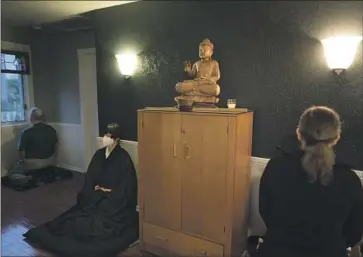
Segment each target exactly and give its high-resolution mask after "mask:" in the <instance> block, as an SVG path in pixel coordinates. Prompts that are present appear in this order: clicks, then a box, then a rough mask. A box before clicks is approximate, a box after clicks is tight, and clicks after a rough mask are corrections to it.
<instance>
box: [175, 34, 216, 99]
mask: <svg viewBox="0 0 363 257" xmlns="http://www.w3.org/2000/svg"><path fill="white" fill-rule="evenodd" d="M213 48H214V46H213V44H212V42H211V41H210V40H209V39H204V40H203V41H202V42H201V43H200V44H199V57H200V60H199V61H196V62H195V63H194V64H193V66H192V65H191V63H190V61H187V62H185V68H184V70H185V71H186V72H187V73H188V74H189V76H191V77H193V78H194V79H192V80H185V81H182V82H179V83H178V84H176V86H175V89H176V91H177V92H178V93H180V94H182V95H181V96H177V97H175V101H178V99H188V100H193V101H194V102H195V103H207V104H209V103H210V104H215V103H218V101H219V98H217V96H218V95H219V93H220V87H219V85H218V84H217V81H218V80H219V79H220V77H221V74H220V71H219V64H218V62H217V61H216V60H212V55H213Z"/></svg>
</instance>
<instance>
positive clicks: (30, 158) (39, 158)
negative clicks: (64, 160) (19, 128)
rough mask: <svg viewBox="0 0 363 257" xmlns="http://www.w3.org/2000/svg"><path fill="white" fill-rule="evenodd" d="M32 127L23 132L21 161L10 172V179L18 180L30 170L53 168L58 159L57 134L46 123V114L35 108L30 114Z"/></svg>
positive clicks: (19, 144)
mask: <svg viewBox="0 0 363 257" xmlns="http://www.w3.org/2000/svg"><path fill="white" fill-rule="evenodd" d="M29 116H30V122H31V124H32V126H31V127H30V128H27V129H25V130H24V131H23V133H22V134H21V136H20V139H19V142H18V151H19V155H20V161H19V162H18V163H17V164H16V165H15V166H14V167H13V168H12V169H11V170H10V171H9V174H8V177H9V178H10V179H11V180H17V179H20V178H23V177H24V173H25V172H27V171H30V170H38V169H42V168H46V167H49V166H53V165H54V164H55V159H56V149H57V143H58V138H57V132H56V130H55V129H54V128H53V127H52V126H50V125H48V124H46V123H45V121H44V112H43V111H42V110H41V109H39V108H37V107H33V108H32V109H30V112H29Z"/></svg>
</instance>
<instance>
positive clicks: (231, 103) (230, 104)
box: [227, 99, 236, 109]
mask: <svg viewBox="0 0 363 257" xmlns="http://www.w3.org/2000/svg"><path fill="white" fill-rule="evenodd" d="M227 107H228V108H229V109H233V108H236V99H228V100H227Z"/></svg>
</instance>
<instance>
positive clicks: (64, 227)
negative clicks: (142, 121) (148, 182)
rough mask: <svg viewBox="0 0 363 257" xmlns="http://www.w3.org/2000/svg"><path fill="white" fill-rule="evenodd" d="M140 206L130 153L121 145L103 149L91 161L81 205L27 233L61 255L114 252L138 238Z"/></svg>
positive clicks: (27, 237) (78, 203) (49, 249)
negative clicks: (138, 204) (138, 205)
mask: <svg viewBox="0 0 363 257" xmlns="http://www.w3.org/2000/svg"><path fill="white" fill-rule="evenodd" d="M95 186H99V187H102V188H105V189H111V190H112V191H111V192H103V191H101V190H95ZM55 200H56V199H55ZM136 205H137V178H136V172H135V168H134V165H133V163H132V160H131V158H130V156H129V154H128V153H127V152H126V151H125V150H124V149H122V148H121V147H116V148H115V149H114V150H113V151H112V152H111V154H110V155H109V157H108V158H106V156H105V148H103V149H100V150H98V151H97V152H96V153H95V155H94V156H93V158H92V160H91V163H90V165H89V167H88V170H87V174H86V178H85V182H84V185H83V188H82V189H81V191H80V192H79V193H78V196H77V203H76V205H75V206H73V207H72V208H70V209H69V210H68V211H66V212H64V213H63V214H61V215H60V216H59V217H57V218H55V219H54V220H52V221H50V222H48V223H45V224H43V225H40V226H38V227H36V228H33V229H30V230H29V231H28V232H27V233H25V234H24V237H26V239H27V240H28V241H30V242H31V243H35V244H37V245H39V246H40V247H42V248H44V249H45V250H47V251H51V252H54V253H56V254H58V255H60V256H79V257H82V256H97V257H101V256H102V257H107V256H112V255H115V254H117V253H118V252H120V251H123V250H125V249H126V248H128V246H129V245H130V244H131V243H133V242H134V241H135V240H136V239H137V238H138V215H137V212H136Z"/></svg>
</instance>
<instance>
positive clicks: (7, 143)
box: [1, 125, 27, 176]
mask: <svg viewBox="0 0 363 257" xmlns="http://www.w3.org/2000/svg"><path fill="white" fill-rule="evenodd" d="M26 127H27V125H19V126H1V176H6V174H7V173H8V171H9V169H10V168H11V167H12V165H14V164H15V163H16V162H17V160H18V152H17V150H16V148H17V143H18V138H19V136H20V134H21V132H22V131H23V130H24V129H25V128H26Z"/></svg>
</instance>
